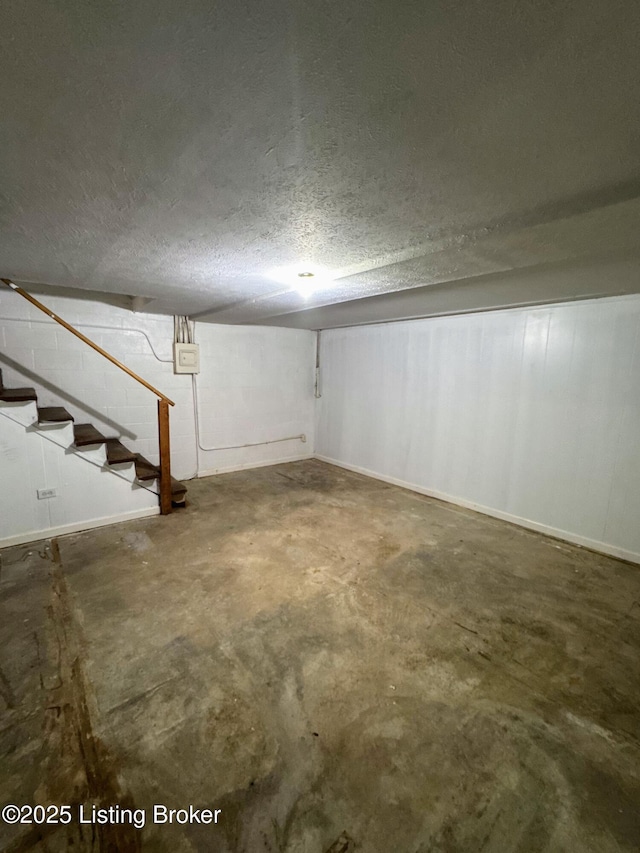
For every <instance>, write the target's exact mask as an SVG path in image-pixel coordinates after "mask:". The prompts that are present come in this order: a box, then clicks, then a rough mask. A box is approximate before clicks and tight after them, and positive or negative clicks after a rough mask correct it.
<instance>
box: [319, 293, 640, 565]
mask: <svg viewBox="0 0 640 853" xmlns="http://www.w3.org/2000/svg"><path fill="white" fill-rule="evenodd" d="M321 376H322V398H321V399H320V401H319V405H318V409H317V418H318V420H317V432H316V454H317V455H318V456H319V457H320V458H322V459H325V460H327V461H330V462H333V463H336V464H338V465H343V466H345V467H347V468H351V469H353V470H356V471H360V472H362V473H365V474H371V475H373V476H376V477H381V478H382V479H385V480H388V481H390V482H393V483H398V484H400V485H406V486H408V487H409V488H412V489H415V490H417V491H420V492H424V493H425V494H430V495H433V496H436V497H441V498H444V499H446V500H451V501H453V502H455V503H459V504H462V505H463V506H468V507H471V508H474V509H480V510H482V511H484V512H487V513H489V514H491V515H494V516H497V517H499V518H504V519H507V520H511V521H515V522H518V523H520V524H524V525H525V526H528V527H530V528H533V529H535V530H540V531H542V532H549V533H552V534H555V535H558V536H560V537H562V538H566V539H568V540H570V541H574V542H577V543H580V544H584V545H587V546H590V547H593V548H596V549H598V550H603V551H605V552H608V553H611V554H614V555H617V556H621V557H625V558H628V559H632V560H634V561H640V296H638V295H634V296H625V297H620V298H614V299H599V300H592V301H584V302H573V303H566V304H559V305H552V306H547V307H542V308H530V309H515V310H508V311H495V312H488V313H481V314H472V315H461V316H454V317H442V318H435V319H425V320H414V321H409V322H404V323H391V324H381V325H375V326H363V327H355V328H348V329H336V330H331V331H326V332H323V333H322V336H321Z"/></svg>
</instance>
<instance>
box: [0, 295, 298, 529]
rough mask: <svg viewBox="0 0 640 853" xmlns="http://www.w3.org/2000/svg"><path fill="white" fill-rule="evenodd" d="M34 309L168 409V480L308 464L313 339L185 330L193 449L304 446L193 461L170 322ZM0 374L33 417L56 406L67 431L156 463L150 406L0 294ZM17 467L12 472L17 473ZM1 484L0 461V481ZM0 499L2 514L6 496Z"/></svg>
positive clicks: (101, 309)
mask: <svg viewBox="0 0 640 853" xmlns="http://www.w3.org/2000/svg"><path fill="white" fill-rule="evenodd" d="M39 298H40V300H41V301H42V302H44V303H45V304H46V305H47V306H48V307H50V308H51V310H53V311H54V312H55V313H57V314H59V315H60V316H61V317H62V318H64V319H65V320H67V321H68V322H70V323H71V324H72V325H74V326H77V327H78V328H79V329H80V331H81V332H83V333H84V334H86V335H87V336H88V337H90V338H92V339H93V340H94V341H96V343H98V344H100V345H101V346H102V347H104V348H105V349H106V350H107V351H109V352H110V353H112V354H113V355H114V356H115V357H116V358H117V359H119V360H120V361H122V362H123V363H124V364H126V365H127V366H128V367H130V368H131V369H132V370H134V371H135V372H136V373H139V374H140V376H142V377H143V378H144V379H146V380H148V381H149V382H151V384H152V385H155V386H156V387H157V388H159V389H160V391H162V392H164V393H165V394H167V395H168V396H169V397H171V399H173V400H174V401H175V403H176V406H175V407H174V408H171V409H170V414H171V465H172V473H173V474H174V476H175V477H177V478H178V479H183V480H184V479H190V478H192V477H194V476H197V475H198V474H201V475H202V474H207V473H213V472H215V471H219V470H230V469H233V468H241V467H252V466H257V465H264V464H272V463H274V462H278V461H282V460H286V459H293V458H302V457H305V456H308V455H311V454H312V453H313V433H314V396H313V383H314V363H315V333H313V332H308V331H299V330H290V329H277V328H259V327H250V326H214V325H210V324H203V323H200V324H197V327H196V340H197V342H198V343H199V344H200V346H201V374H200V376H199V377H198V380H197V381H198V392H199V394H198V396H199V400H200V414H199V423H200V443H201V444H202V445H203V446H205V447H220V446H227V445H232V444H233V445H237V444H247V443H253V442H263V441H271V440H273V439H280V438H285V437H287V436H290V435H299V434H302V433H304V434H305V435H306V436H307V442H306V443H303V442H301V441H300V440H294V441H287V442H277V443H274V444H263V445H259V446H256V447H248V448H244V449H238V450H216V451H201V450H199V448H198V444H197V438H196V429H195V419H194V395H193V385H192V378H191V376H190V375H178V376H176V375H174V373H173V359H172V342H173V318H172V317H166V316H160V315H153V314H147V313H137V314H136V313H133V312H132V311H131V310H129V309H127V308H126V307H122V306H119V305H117V304H115V305H114V304H108V303H103V302H99V301H96V300H92V299H77V298H76V297H75V296H68V295H57V294H56V295H47V296H40V297H39ZM96 327H100V328H96ZM0 368H1V369H2V371H3V376H4V381H5V385H7V386H8V387H10V386H15V385H29V386H33V387H35V388H36V390H37V391H38V396H39V404H40V405H64V406H65V407H66V408H67V409H68V410H69V411H70V412H71V414H72V415H73V416H74V417H75V418H76V421H77V422H91V423H93V424H94V425H95V426H96V427H97V428H98V429H101V430H102V431H103V432H104V433H105V434H106V435H117V436H120V437H121V439H122V441H123V442H124V443H125V444H126V445H127V446H128V447H130V448H131V449H133V450H136V451H138V452H140V453H142V454H144V455H145V456H146V457H147V458H148V459H150V460H151V461H152V462H157V461H158V443H157V409H156V398H155V396H154V395H153V394H152V393H151V392H148V391H146V389H144V388H142V387H141V386H140V385H138V383H137V382H135V381H134V380H133V379H131V378H130V377H128V376H127V375H126V374H124V373H123V372H122V371H120V370H119V369H118V368H117V367H115V366H114V365H111V364H109V363H108V362H107V361H106V360H105V359H104V358H102V356H100V355H99V354H98V353H96V352H94V351H93V350H91V349H89V348H88V347H87V346H86V345H85V344H83V343H82V342H81V341H79V340H78V339H77V338H75V337H74V336H73V335H72V334H70V333H69V332H67V331H66V330H65V329H63V328H61V327H60V326H58V325H57V324H56V323H55V322H54V321H52V320H50V319H48V318H47V317H46V316H45V315H44V314H42V312H40V311H38V310H37V309H36V308H35V307H33V306H31V305H30V304H29V303H28V302H27V301H26V300H24V299H23V298H22V297H21V296H19V295H18V294H16V293H13V292H12V291H11V290H9V289H4V288H3V289H1V290H0ZM2 429H3V419H2V418H0V431H1V430H2ZM0 435H1V433H0ZM27 464H28V463H27V461H26V460H23V465H24V466H25V468H26V467H27ZM5 474H6V471H5V469H4V466H3V462H2V460H1V459H0V479H1V478H2V477H3V476H4V475H5ZM48 485H49V486H55V485H56V484H55V483H49V484H48ZM0 491H2V497H1V498H0V512H2V511H4V510H5V509H6V507H5V506H4V504H5V502H6V501H9V500H10V495H9V493H8V491H7V490H0ZM31 491H32V492H33V495H32V499H33V500H35V492H34V491H33V489H32V490H31ZM31 511H33V512H36V513H42V511H43V509H42V506H41V505H39V504H35V503H34V504H33V506H32V507H31V509H30V510H29V512H31ZM71 521H73V519H71V518H70V519H69V522H71Z"/></svg>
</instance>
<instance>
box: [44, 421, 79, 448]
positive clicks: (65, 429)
mask: <svg viewBox="0 0 640 853" xmlns="http://www.w3.org/2000/svg"><path fill="white" fill-rule="evenodd" d="M35 428H36V429H37V430H38V432H42V433H46V435H47V438H50V439H51V440H52V441H55V442H56V443H57V444H60V445H62V446H63V447H71V445H72V444H73V424H71V423H64V422H62V423H44V424H41V423H37V424H35Z"/></svg>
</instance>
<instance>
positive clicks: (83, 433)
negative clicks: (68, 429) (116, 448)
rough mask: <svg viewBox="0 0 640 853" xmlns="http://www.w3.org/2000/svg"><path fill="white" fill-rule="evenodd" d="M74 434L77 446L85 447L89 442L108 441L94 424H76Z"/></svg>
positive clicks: (102, 442)
mask: <svg viewBox="0 0 640 853" xmlns="http://www.w3.org/2000/svg"><path fill="white" fill-rule="evenodd" d="M73 434H74V437H75V442H74V443H75V445H76V447H85V446H86V445H87V444H104V443H105V442H106V441H107V439H106V438H105V437H104V435H102V433H101V432H98V430H97V429H96V428H95V427H94V425H93V424H74V425H73Z"/></svg>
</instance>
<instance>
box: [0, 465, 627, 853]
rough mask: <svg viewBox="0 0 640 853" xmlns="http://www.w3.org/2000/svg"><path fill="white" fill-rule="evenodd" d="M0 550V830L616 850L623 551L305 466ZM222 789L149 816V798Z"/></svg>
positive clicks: (229, 852)
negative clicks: (61, 808) (209, 821)
mask: <svg viewBox="0 0 640 853" xmlns="http://www.w3.org/2000/svg"><path fill="white" fill-rule="evenodd" d="M189 494H190V496H191V498H192V503H191V506H190V507H189V508H188V509H187V510H185V511H182V512H180V513H176V514H174V515H173V516H170V517H168V518H158V517H156V518H152V519H144V520H140V521H135V522H129V523H127V524H122V525H114V526H113V527H110V528H101V529H98V530H94V531H90V532H87V533H83V534H77V535H73V536H66V537H62V538H60V539H58V540H54V541H53V542H51V543H47V542H43V543H38V544H35V545H30V546H22V547H18V548H12V549H6V550H5V551H4V552H1V557H2V562H1V564H0V608H1V613H2V615H1V621H0V805H4V804H5V803H18V804H20V803H27V804H31V805H34V804H48V803H51V802H53V803H58V804H61V803H63V802H64V803H70V804H72V805H73V806H74V808H76V807H77V806H78V804H79V803H84V804H86V805H87V804H88V805H95V806H96V807H98V808H100V807H106V806H108V805H114V806H117V807H118V808H120V809H127V808H129V809H131V810H134V809H141V810H144V814H145V815H146V816H147V820H146V823H145V825H144V827H143V828H141V829H137V828H136V827H135V826H131V825H130V824H129V825H127V824H124V825H106V826H104V825H79V824H78V823H77V821H76V820H75V819H74V820H73V822H72V823H71V824H70V825H69V826H68V827H61V826H55V825H48V826H43V827H41V826H34V825H31V826H28V825H22V826H20V825H16V826H7V825H6V824H3V823H2V822H1V821H0V849H2V850H9V851H32V850H33V851H43V853H44V851H53V853H57V851H62V850H68V849H73V850H78V851H83V850H95V851H111V850H114V851H116V850H117V851H129V850H131V851H134V850H149V851H156V850H157V851H172V853H173V851H185V853H186V851H220V853H241V852H242V853H263V852H264V853H267V851H286V853H328V851H331V853H334V851H342V850H343V848H344V850H345V851H349V852H350V851H352V850H361V851H365V853H369V852H370V853H390V851H398V853H427V851H429V853H430V852H431V851H443V852H444V851H447V853H454V851H465V853H466V851H488V853H507V851H518V853H528V851H531V853H533V851H549V852H551V851H554V853H555V851H572V853H573V852H574V851H593V853H596V851H597V853H607V851H622V850H624V851H631V850H633V851H636V850H638V849H639V848H640V743H639V741H640V709H639V708H638V703H639V692H640V664H639V660H640V657H639V654H638V653H639V651H640V570H639V569H638V567H635V566H632V565H629V564H626V563H623V562H620V561H617V560H614V559H611V558H608V557H604V556H600V555H597V554H594V553H591V552H589V551H586V550H584V549H580V548H577V547H573V546H571V545H567V544H565V543H561V542H558V541H555V540H552V539H548V538H546V537H544V536H541V535H538V534H535V533H531V532H529V531H526V530H523V529H520V528H517V527H514V526H512V525H509V524H507V523H504V522H500V521H497V520H494V519H491V518H487V517H485V516H482V515H478V514H475V513H473V512H470V511H467V510H463V509H460V508H457V507H454V506H451V505H448V504H445V503H441V502H439V501H436V500H432V499H429V498H425V497H422V496H420V495H416V494H413V493H411V492H408V491H405V490H403V489H400V488H396V487H393V486H388V485H386V484H383V483H380V482H377V481H374V480H370V479H367V478H365V477H361V476H359V475H356V474H351V473H348V472H345V471H342V470H339V469H337V468H334V467H332V466H329V465H326V464H324V463H321V462H317V461H308V462H300V463H292V464H288V465H280V466H274V467H272V468H263V469H257V470H254V471H245V472H239V473H234V474H226V475H222V476H219V477H210V478H207V479H203V480H199V481H195V482H192V483H191V484H190V490H189ZM156 803H160V804H165V805H166V806H168V807H169V808H185V807H188V806H189V805H192V806H194V807H195V808H211V809H220V810H221V814H220V819H219V821H218V823H217V824H216V825H199V824H193V823H192V824H187V825H176V824H172V825H154V824H152V823H151V822H150V817H151V814H152V808H153V805H154V804H156Z"/></svg>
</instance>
